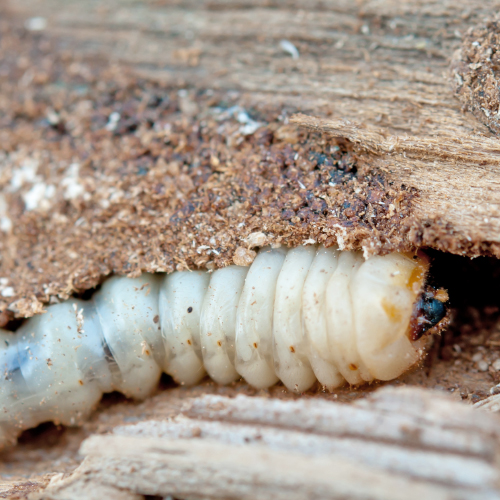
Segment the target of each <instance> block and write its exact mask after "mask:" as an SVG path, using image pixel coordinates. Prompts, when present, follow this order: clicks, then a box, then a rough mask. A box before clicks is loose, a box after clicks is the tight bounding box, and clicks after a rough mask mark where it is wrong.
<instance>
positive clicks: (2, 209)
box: [0, 194, 12, 284]
mask: <svg viewBox="0 0 500 500" xmlns="http://www.w3.org/2000/svg"><path fill="white" fill-rule="evenodd" d="M7 214H8V206H7V201H6V200H5V197H4V196H3V195H2V194H0V231H3V232H4V233H8V232H10V230H11V229H12V221H11V220H10V217H9V216H8V215H7ZM0 284H1V280H0Z"/></svg>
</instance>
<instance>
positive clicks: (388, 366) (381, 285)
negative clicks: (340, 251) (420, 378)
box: [353, 252, 447, 380]
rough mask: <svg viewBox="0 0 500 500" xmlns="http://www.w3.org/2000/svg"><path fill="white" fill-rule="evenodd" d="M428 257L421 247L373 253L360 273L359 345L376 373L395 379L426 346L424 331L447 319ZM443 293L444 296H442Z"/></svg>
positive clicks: (435, 328) (357, 282) (356, 286)
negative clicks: (430, 280) (431, 283)
mask: <svg viewBox="0 0 500 500" xmlns="http://www.w3.org/2000/svg"><path fill="white" fill-rule="evenodd" d="M428 270H429V259H428V257H427V256H426V255H425V254H424V253H422V252H418V253H417V254H403V253H392V254H388V255H384V256H378V257H373V258H370V259H368V260H367V261H366V262H365V263H363V264H362V266H361V267H360V269H359V271H358V273H357V274H356V277H355V280H354V283H353V289H354V290H355V294H356V302H357V304H359V305H358V306H357V307H356V309H357V310H356V330H357V342H358V350H359V353H360V355H361V358H362V359H363V361H364V363H365V365H366V366H367V367H368V369H369V370H370V373H371V374H372V376H373V377H374V378H377V379H379V380H391V379H394V378H396V377H399V376H400V375H401V374H402V373H404V372H405V371H407V370H408V369H409V368H411V367H412V366H414V365H415V364H416V363H417V362H418V361H419V360H420V359H421V358H422V355H423V354H424V352H425V345H426V343H427V342H426V338H424V337H423V334H424V333H427V334H430V333H434V332H435V331H439V329H440V328H441V326H444V322H445V321H446V310H445V307H442V306H441V305H439V304H437V302H440V303H441V304H442V305H443V304H444V302H445V301H446V300H447V298H446V295H447V294H446V293H445V292H444V290H441V291H433V290H432V289H431V288H429V287H426V278H427V275H428ZM439 299H441V300H439Z"/></svg>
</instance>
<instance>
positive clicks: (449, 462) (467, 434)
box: [36, 388, 500, 500]
mask: <svg viewBox="0 0 500 500" xmlns="http://www.w3.org/2000/svg"><path fill="white" fill-rule="evenodd" d="M499 452H500V430H499V426H498V419H497V418H496V416H494V415H492V414H488V413H483V412H479V411H475V410H472V409H470V408H467V407H464V406H462V405H460V404H458V403H456V402H452V401H451V400H449V399H448V398H446V397H443V396H442V395H439V394H438V393H433V392H431V391H424V390H421V389H414V388H413V389H410V388H398V389H394V388H390V389H389V388H387V389H382V390H380V391H378V392H376V393H374V394H373V395H372V396H371V397H369V398H368V399H365V400H363V401H359V402H357V403H354V404H351V405H349V404H342V403H335V402H327V401H321V400H315V399H302V400H296V401H285V400H276V399H268V398H251V397H248V396H242V395H241V396H237V397H236V398H234V399H231V398H227V397H222V396H214V395H206V396H203V397H200V398H196V399H193V400H191V401H189V402H188V403H187V404H186V405H185V407H184V409H183V414H181V415H179V416H178V417H175V418H173V419H170V420H151V421H144V422H140V423H138V424H135V425H129V426H121V427H118V428H115V429H114V431H113V433H112V434H110V435H104V436H92V437H90V438H89V439H87V440H86V441H85V442H84V443H83V445H82V447H81V453H82V454H83V455H84V456H85V457H86V458H85V460H84V461H83V463H82V465H81V466H80V467H79V468H78V469H77V470H76V471H75V472H74V473H73V474H72V475H70V476H68V477H64V478H55V479H54V480H53V481H52V483H51V485H50V486H49V487H48V488H47V489H46V490H45V491H44V492H43V493H42V494H41V495H38V496H37V497H36V498H37V499H39V500H41V499H46V500H49V499H51V500H61V499H65V498H72V499H81V500H83V499H86V498H93V497H92V495H96V494H97V495H99V494H100V495H101V496H102V494H104V492H106V496H107V498H116V499H121V498H123V499H128V498H136V496H135V495H137V494H142V495H159V496H168V495H171V496H173V497H175V498H192V499H197V498H199V499H201V498H204V499H210V498H214V499H216V498H217V499H230V498H242V499H249V500H250V499H268V498H275V499H283V500H285V499H288V500H290V499H292V500H294V499H297V500H299V499H303V498H325V499H327V498H328V499H329V498H331V499H337V498H350V499H377V500H379V499H380V500H388V499H400V498H402V497H404V498H405V499H415V500H421V499H422V498H432V499H443V500H444V499H449V498H453V499H475V498H477V499H479V498H481V499H497V498H500V484H499V479H498V478H499V477H500V475H499V474H500V468H499V466H498V458H499ZM101 491H102V493H100V492H101ZM94 498H95V497H94Z"/></svg>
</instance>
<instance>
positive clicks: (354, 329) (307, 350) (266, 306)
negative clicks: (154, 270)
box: [0, 246, 446, 444]
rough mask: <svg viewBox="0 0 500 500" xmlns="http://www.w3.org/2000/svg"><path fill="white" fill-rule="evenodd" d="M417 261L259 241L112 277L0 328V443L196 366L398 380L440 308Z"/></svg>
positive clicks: (258, 381)
mask: <svg viewBox="0 0 500 500" xmlns="http://www.w3.org/2000/svg"><path fill="white" fill-rule="evenodd" d="M428 267H429V264H428V260H427V259H426V258H425V256H424V255H423V254H419V255H418V256H417V255H414V256H411V255H407V254H401V253H392V254H389V255H386V256H378V257H372V258H369V259H368V260H366V261H365V260H364V258H363V256H362V254H361V253H359V252H348V251H343V252H341V251H339V250H338V249H336V248H325V247H313V246H307V247H299V248H294V249H291V250H287V249H284V248H276V249H271V248H264V249H262V250H261V251H260V252H259V253H258V255H257V257H256V258H255V260H254V262H253V264H252V265H251V266H250V267H240V266H229V267H226V268H222V269H218V270H216V271H214V272H213V273H208V272H206V271H180V272H174V273H172V274H169V275H164V274H143V275H142V276H141V277H139V278H133V279H132V278H124V277H116V276H115V277H112V278H110V279H108V280H106V281H105V282H104V284H103V285H102V287H101V289H100V290H99V291H97V292H96V293H95V294H94V295H93V296H92V298H91V300H88V301H84V300H80V299H70V300H68V301H66V302H64V303H61V304H57V305H51V306H48V307H47V312H46V313H45V314H43V315H40V316H36V317H33V318H31V319H29V320H27V321H26V322H25V323H24V324H23V325H22V326H21V327H20V328H19V329H18V331H17V332H16V333H15V334H14V335H13V334H12V333H9V332H6V331H1V332H0V336H1V340H2V343H3V345H2V350H1V352H0V359H1V363H2V366H3V369H4V377H3V380H2V382H1V384H0V404H1V408H2V412H1V416H0V433H1V435H0V443H1V444H6V443H9V442H13V441H15V438H16V437H17V435H18V434H19V433H20V432H21V431H22V430H23V429H27V428H30V427H34V426H36V425H38V424H39V423H41V422H45V421H55V422H59V423H63V424H67V425H75V424H78V423H79V422H81V421H82V419H84V418H85V417H86V416H87V415H88V414H89V412H90V411H91V410H92V408H93V407H94V406H95V405H96V404H97V402H98V401H99V399H100V398H101V396H102V394H103V393H105V392H110V391H113V390H117V391H120V392H122V393H123V394H125V395H126V396H128V397H132V398H136V399H142V398H145V397H147V396H148V395H149V394H150V393H152V392H153V391H154V389H155V387H156V386H157V383H158V380H159V377H160V374H161V372H162V371H164V372H166V373H168V374H170V375H171V376H172V377H173V378H174V379H175V380H176V381H177V382H178V383H180V384H196V383H197V382H198V381H199V380H201V379H202V378H203V377H204V376H205V374H206V372H208V375H209V376H210V377H211V378H212V379H213V380H215V381H216V382H218V383H221V384H228V383H230V382H232V381H234V380H237V379H238V378H240V377H241V376H242V377H243V378H244V379H245V380H246V381H247V382H248V383H249V384H250V385H252V386H254V387H257V388H267V387H269V386H271V385H273V384H275V383H276V382H277V381H278V380H281V381H282V382H283V383H284V384H285V386H286V387H287V388H288V389H290V390H292V391H296V392H302V391H305V390H307V389H309V388H310V387H311V386H312V385H313V384H314V383H315V381H316V380H318V381H319V382H320V383H321V384H323V385H324V386H325V387H326V388H328V389H329V390H333V389H335V388H336V387H339V386H341V385H342V384H344V383H345V382H346V381H347V382H348V383H349V384H361V383H364V382H370V381H372V380H375V379H379V380H390V379H393V378H396V377H398V376H399V375H401V374H402V373H403V372H405V371H406V370H408V369H409V368H410V367H411V366H413V365H415V363H417V362H418V361H419V359H421V357H422V355H423V350H424V346H425V342H426V337H425V336H423V333H425V332H426V331H429V330H430V329H432V328H437V327H438V326H439V325H440V324H442V323H443V319H444V318H445V316H446V308H445V305H444V304H443V302H444V301H445V300H446V297H445V295H446V292H444V291H440V292H439V293H436V292H432V291H430V288H429V287H427V288H426V287H425V277H426V274H427V271H428ZM436 325H438V326H436ZM431 331H432V330H431Z"/></svg>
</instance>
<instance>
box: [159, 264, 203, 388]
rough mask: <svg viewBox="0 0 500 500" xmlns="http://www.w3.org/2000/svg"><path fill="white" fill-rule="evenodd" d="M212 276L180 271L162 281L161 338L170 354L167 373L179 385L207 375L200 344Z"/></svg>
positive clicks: (165, 369) (193, 381)
mask: <svg viewBox="0 0 500 500" xmlns="http://www.w3.org/2000/svg"><path fill="white" fill-rule="evenodd" d="M209 281H210V275H209V274H208V273H206V272H202V271H193V272H191V271H180V272H177V273H172V274H169V275H167V276H165V277H164V278H163V282H162V285H161V289H160V299H159V300H160V322H161V336H162V338H163V342H164V344H165V350H166V352H167V361H166V364H165V366H164V367H163V368H164V371H165V372H166V373H168V374H169V375H171V376H172V377H173V378H174V380H175V381H176V382H178V383H179V384H187V385H193V384H196V383H198V382H199V381H200V380H201V379H202V378H203V377H204V376H205V373H206V372H205V368H204V366H203V358H202V355H201V343H200V314H201V305H202V303H203V299H204V297H205V294H206V292H207V290H208V282H209Z"/></svg>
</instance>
